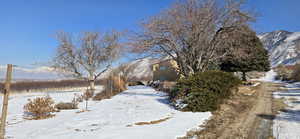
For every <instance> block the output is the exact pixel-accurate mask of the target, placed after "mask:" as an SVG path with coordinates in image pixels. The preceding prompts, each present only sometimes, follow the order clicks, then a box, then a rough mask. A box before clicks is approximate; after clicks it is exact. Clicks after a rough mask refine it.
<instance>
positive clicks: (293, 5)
mask: <svg viewBox="0 0 300 139" xmlns="http://www.w3.org/2000/svg"><path fill="white" fill-rule="evenodd" d="M173 1H174V0H2V1H0V47H1V53H0V65H2V64H7V63H13V64H16V65H27V66H28V65H30V64H33V63H44V62H47V61H49V60H50V58H51V57H52V56H53V54H54V51H55V48H56V46H57V42H56V40H55V33H56V32H57V31H62V30H63V31H66V32H71V33H79V32H83V31H105V30H110V29H117V30H125V29H129V30H134V29H136V27H137V23H138V22H139V21H141V20H142V19H145V18H147V17H149V16H151V15H155V14H157V13H159V12H160V11H161V10H162V9H164V8H167V7H168V6H169V5H170V4H171V3H172V2H173ZM299 5H300V1H299V0H248V2H247V6H246V7H247V8H249V9H253V10H254V11H256V12H257V13H259V14H260V16H259V18H258V20H257V22H256V23H254V24H253V28H254V29H255V30H256V31H257V32H268V31H273V30H279V29H283V30H288V31H300V8H299Z"/></svg>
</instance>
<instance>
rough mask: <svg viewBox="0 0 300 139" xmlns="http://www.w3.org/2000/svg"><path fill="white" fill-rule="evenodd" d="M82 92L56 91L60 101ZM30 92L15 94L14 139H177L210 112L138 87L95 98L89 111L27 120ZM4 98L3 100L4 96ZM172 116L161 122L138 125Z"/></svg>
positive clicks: (11, 114)
mask: <svg viewBox="0 0 300 139" xmlns="http://www.w3.org/2000/svg"><path fill="white" fill-rule="evenodd" d="M75 93H79V92H53V93H49V95H50V96H51V97H52V98H54V100H55V101H56V102H59V101H71V99H72V98H73V95H74V94H75ZM44 95H45V93H30V94H20V95H15V96H11V97H10V100H9V115H8V126H7V132H6V136H7V137H8V138H13V139H53V138H55V139H82V138H84V139H96V138H101V139H141V138H143V139H174V138H176V137H177V136H181V135H185V133H186V132H187V131H188V130H189V129H192V128H199V125H200V124H203V123H204V121H205V120H207V119H208V118H209V117H210V116H211V113H210V112H205V113H192V112H180V111H177V110H175V109H173V108H172V107H170V106H169V105H168V100H167V96H166V94H165V93H162V92H158V91H155V90H154V89H152V88H149V87H144V86H138V87H132V88H130V89H129V90H127V91H125V92H123V93H121V94H119V95H117V96H115V97H113V98H112V99H109V100H103V101H100V102H96V101H91V102H90V103H89V109H90V110H91V111H89V112H83V113H76V112H78V111H79V110H66V111H61V112H59V113H57V114H56V116H55V117H53V118H50V119H45V120H37V121H36V120H24V119H23V106H24V104H25V103H26V102H27V99H28V98H34V97H38V96H44ZM1 101H2V99H1ZM79 107H80V108H83V107H84V106H83V104H80V106H79ZM166 117H170V119H168V120H166V121H163V122H161V123H158V124H151V125H135V123H137V122H150V121H155V120H159V119H163V118H166Z"/></svg>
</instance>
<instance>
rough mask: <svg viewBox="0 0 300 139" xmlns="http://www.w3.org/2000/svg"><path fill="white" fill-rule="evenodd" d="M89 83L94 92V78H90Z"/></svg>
mask: <svg viewBox="0 0 300 139" xmlns="http://www.w3.org/2000/svg"><path fill="white" fill-rule="evenodd" d="M89 84H90V89H91V91H93V92H94V90H95V80H90V81H89Z"/></svg>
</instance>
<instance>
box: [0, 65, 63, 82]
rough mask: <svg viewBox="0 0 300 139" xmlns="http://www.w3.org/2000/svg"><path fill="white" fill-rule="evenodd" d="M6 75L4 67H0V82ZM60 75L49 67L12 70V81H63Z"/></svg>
mask: <svg viewBox="0 0 300 139" xmlns="http://www.w3.org/2000/svg"><path fill="white" fill-rule="evenodd" d="M5 75H6V66H0V80H1V79H2V80H3V78H4V77H5ZM63 78H64V77H63V76H62V74H59V73H57V72H55V71H54V70H53V69H51V68H49V67H36V68H24V67H14V68H13V79H14V80H58V79H63Z"/></svg>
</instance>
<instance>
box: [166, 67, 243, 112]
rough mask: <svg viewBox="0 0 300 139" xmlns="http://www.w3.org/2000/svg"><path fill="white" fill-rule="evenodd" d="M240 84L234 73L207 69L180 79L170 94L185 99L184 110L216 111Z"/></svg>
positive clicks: (175, 97)
mask: <svg viewBox="0 0 300 139" xmlns="http://www.w3.org/2000/svg"><path fill="white" fill-rule="evenodd" d="M239 84H241V80H240V79H239V78H237V77H236V76H234V75H233V74H232V73H227V72H222V71H207V72H202V73H196V74H194V75H192V76H190V77H188V78H183V79H180V80H179V81H178V83H177V85H176V88H177V89H175V90H174V91H172V93H171V94H170V95H171V98H174V99H182V100H183V103H184V104H186V105H185V107H184V108H183V109H182V110H183V111H193V112H205V111H215V110H216V109H218V107H219V105H220V104H222V103H223V101H224V99H226V98H229V97H230V95H231V94H232V91H233V89H235V88H236V87H237V86H238V85H239ZM174 92H177V93H174Z"/></svg>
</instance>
